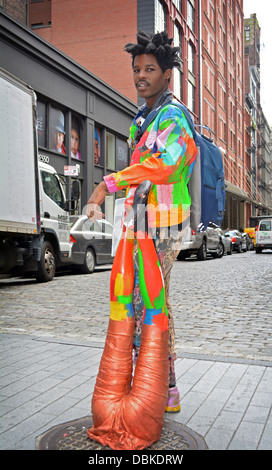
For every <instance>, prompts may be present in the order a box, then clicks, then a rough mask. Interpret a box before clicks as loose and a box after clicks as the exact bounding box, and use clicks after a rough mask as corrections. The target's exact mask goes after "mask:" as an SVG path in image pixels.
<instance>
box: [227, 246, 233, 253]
mask: <svg viewBox="0 0 272 470" xmlns="http://www.w3.org/2000/svg"><path fill="white" fill-rule="evenodd" d="M227 255H232V245H230V249H229V251H227Z"/></svg>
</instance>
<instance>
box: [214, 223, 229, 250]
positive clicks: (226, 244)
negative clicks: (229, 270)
mask: <svg viewBox="0 0 272 470" xmlns="http://www.w3.org/2000/svg"><path fill="white" fill-rule="evenodd" d="M216 230H217V231H218V233H219V234H220V236H221V240H222V242H223V245H224V254H226V255H231V254H232V242H231V239H230V237H225V234H224V231H223V230H222V229H221V228H218V229H216Z"/></svg>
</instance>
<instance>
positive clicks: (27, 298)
mask: <svg viewBox="0 0 272 470" xmlns="http://www.w3.org/2000/svg"><path fill="white" fill-rule="evenodd" d="M110 273H111V266H105V267H100V268H98V269H97V270H96V272H95V273H94V274H92V275H77V274H70V273H66V274H63V273H62V274H59V275H58V276H57V277H56V278H55V279H54V281H53V282H50V283H46V284H38V283H37V282H36V281H35V280H34V279H13V280H11V279H10V280H1V281H0V298H1V324H0V332H2V333H13V334H14V333H15V334H24V335H34V336H39V337H41V336H45V337H53V338H60V339H65V340H67V339H71V340H73V341H87V342H91V343H100V344H101V343H103V342H104V340H105V335H106V332H107V326H108V317H109V280H110ZM271 285H272V253H271V252H264V253H262V254H261V255H256V253H255V252H254V251H250V252H247V253H241V254H236V253H233V254H232V256H224V257H223V258H221V259H212V258H208V259H207V260H206V261H204V262H199V261H197V260H196V258H194V257H192V258H190V259H188V260H186V261H176V262H175V264H174V267H173V271H172V284H171V298H172V306H173V311H174V315H175V325H176V349H177V353H178V357H182V355H183V353H187V354H188V353H189V354H198V355H201V354H202V355H209V356H223V357H233V358H239V359H253V360H266V361H271V360H272V322H271V313H272V292H271Z"/></svg>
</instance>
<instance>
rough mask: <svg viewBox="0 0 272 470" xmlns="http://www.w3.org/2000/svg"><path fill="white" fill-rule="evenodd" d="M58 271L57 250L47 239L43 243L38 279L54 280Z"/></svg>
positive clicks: (41, 280)
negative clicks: (55, 250)
mask: <svg viewBox="0 0 272 470" xmlns="http://www.w3.org/2000/svg"><path fill="white" fill-rule="evenodd" d="M55 272H56V258H55V252H54V249H53V247H52V245H51V243H50V242H48V241H45V242H44V243H43V245H42V251H41V259H40V261H39V263H38V271H37V273H36V279H37V281H39V282H48V281H52V279H53V278H54V276H55Z"/></svg>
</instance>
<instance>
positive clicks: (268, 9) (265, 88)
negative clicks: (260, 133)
mask: <svg viewBox="0 0 272 470" xmlns="http://www.w3.org/2000/svg"><path fill="white" fill-rule="evenodd" d="M252 13H256V16H257V19H258V23H259V26H260V27H261V105H262V108H263V112H264V114H265V117H266V119H267V121H268V123H269V124H270V126H272V85H271V82H272V1H271V0H244V17H245V18H249V17H250V15H251V14H252Z"/></svg>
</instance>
